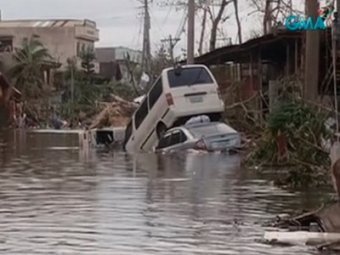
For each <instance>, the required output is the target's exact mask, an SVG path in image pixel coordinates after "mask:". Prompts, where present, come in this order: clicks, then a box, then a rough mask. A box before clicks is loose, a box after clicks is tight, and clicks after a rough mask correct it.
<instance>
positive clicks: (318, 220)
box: [264, 202, 340, 250]
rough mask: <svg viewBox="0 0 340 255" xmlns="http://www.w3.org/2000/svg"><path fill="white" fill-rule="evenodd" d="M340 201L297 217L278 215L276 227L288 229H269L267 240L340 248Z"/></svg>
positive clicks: (270, 241)
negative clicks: (284, 230)
mask: <svg viewBox="0 0 340 255" xmlns="http://www.w3.org/2000/svg"><path fill="white" fill-rule="evenodd" d="M339 215H340V203H338V202H337V203H334V204H332V205H330V206H327V207H324V206H322V207H320V208H318V209H317V210H315V211H311V212H307V213H304V214H302V215H298V216H296V217H288V216H287V215H284V216H283V217H282V216H278V217H277V219H276V222H275V223H274V224H273V225H272V226H274V227H280V228H284V229H286V230H288V231H286V232H283V231H268V232H265V234H264V239H265V241H266V242H268V243H271V244H286V245H312V246H316V247H317V248H318V249H326V248H327V249H331V250H340V217H339Z"/></svg>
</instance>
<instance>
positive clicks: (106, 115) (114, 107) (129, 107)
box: [90, 96, 138, 129]
mask: <svg viewBox="0 0 340 255" xmlns="http://www.w3.org/2000/svg"><path fill="white" fill-rule="evenodd" d="M101 104H103V105H104V107H105V108H104V109H103V110H102V111H101V112H100V113H99V114H98V115H97V116H96V117H95V118H94V121H93V122H92V124H91V125H90V129H93V128H103V127H116V126H126V125H127V123H128V122H129V120H130V117H131V116H132V114H133V113H134V111H135V110H136V109H137V107H138V105H137V104H135V103H132V102H129V101H126V100H124V99H122V98H120V97H118V96H112V102H110V103H101Z"/></svg>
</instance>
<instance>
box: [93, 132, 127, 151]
mask: <svg viewBox="0 0 340 255" xmlns="http://www.w3.org/2000/svg"><path fill="white" fill-rule="evenodd" d="M124 133H125V128H124V127H109V128H100V129H91V130H90V131H89V134H90V135H89V139H90V140H89V143H90V145H91V146H92V147H94V148H112V147H114V146H116V145H121V144H122V143H123V141H124Z"/></svg>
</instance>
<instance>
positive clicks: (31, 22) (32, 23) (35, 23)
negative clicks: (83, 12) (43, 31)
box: [0, 19, 96, 28]
mask: <svg viewBox="0 0 340 255" xmlns="http://www.w3.org/2000/svg"><path fill="white" fill-rule="evenodd" d="M74 26H91V27H94V28H95V27H96V23H95V22H94V21H91V20H87V19H83V20H79V19H23V20H2V21H0V27H74Z"/></svg>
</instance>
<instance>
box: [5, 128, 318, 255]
mask: <svg viewBox="0 0 340 255" xmlns="http://www.w3.org/2000/svg"><path fill="white" fill-rule="evenodd" d="M77 142H78V138H77V137H76V136H72V135H47V134H28V133H24V132H3V133H1V134H0V229H1V231H0V254H103V255H104V254H117V255H125V254H131V255H132V254H134V255H139V254H141V255H142V254H143V255H146V254H160V255H167V254H188V255H189V254H195V255H196V254H255V255H256V254H259V255H260V254H261V255H262V254H280V255H289V254H320V253H319V252H318V251H316V250H315V249H313V248H310V247H305V246H302V247H280V246H271V245H266V244H263V243H261V242H259V241H258V240H259V239H261V238H262V237H263V234H264V231H265V230H273V229H270V228H266V227H264V225H265V223H266V222H267V221H269V220H271V219H273V218H274V217H275V216H276V215H278V214H281V213H291V212H293V211H295V210H296V209H297V208H301V207H305V208H314V207H316V206H317V205H318V203H319V202H320V200H321V198H322V196H323V195H324V194H323V192H318V193H317V192H309V193H301V192H300V193H289V192H287V191H283V190H281V189H279V188H276V187H274V186H273V185H272V184H271V182H270V181H269V180H266V179H262V178H260V177H258V176H256V175H254V174H253V173H251V172H249V171H247V170H245V169H242V168H241V167H240V158H239V156H237V155H235V156H230V157H226V156H225V155H218V154H193V153H181V154H172V155H162V156H161V155H154V154H140V155H135V156H127V155H126V154H124V153H123V152H121V151H114V152H110V153H107V152H96V151H91V152H89V153H83V152H79V150H78V149H77Z"/></svg>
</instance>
